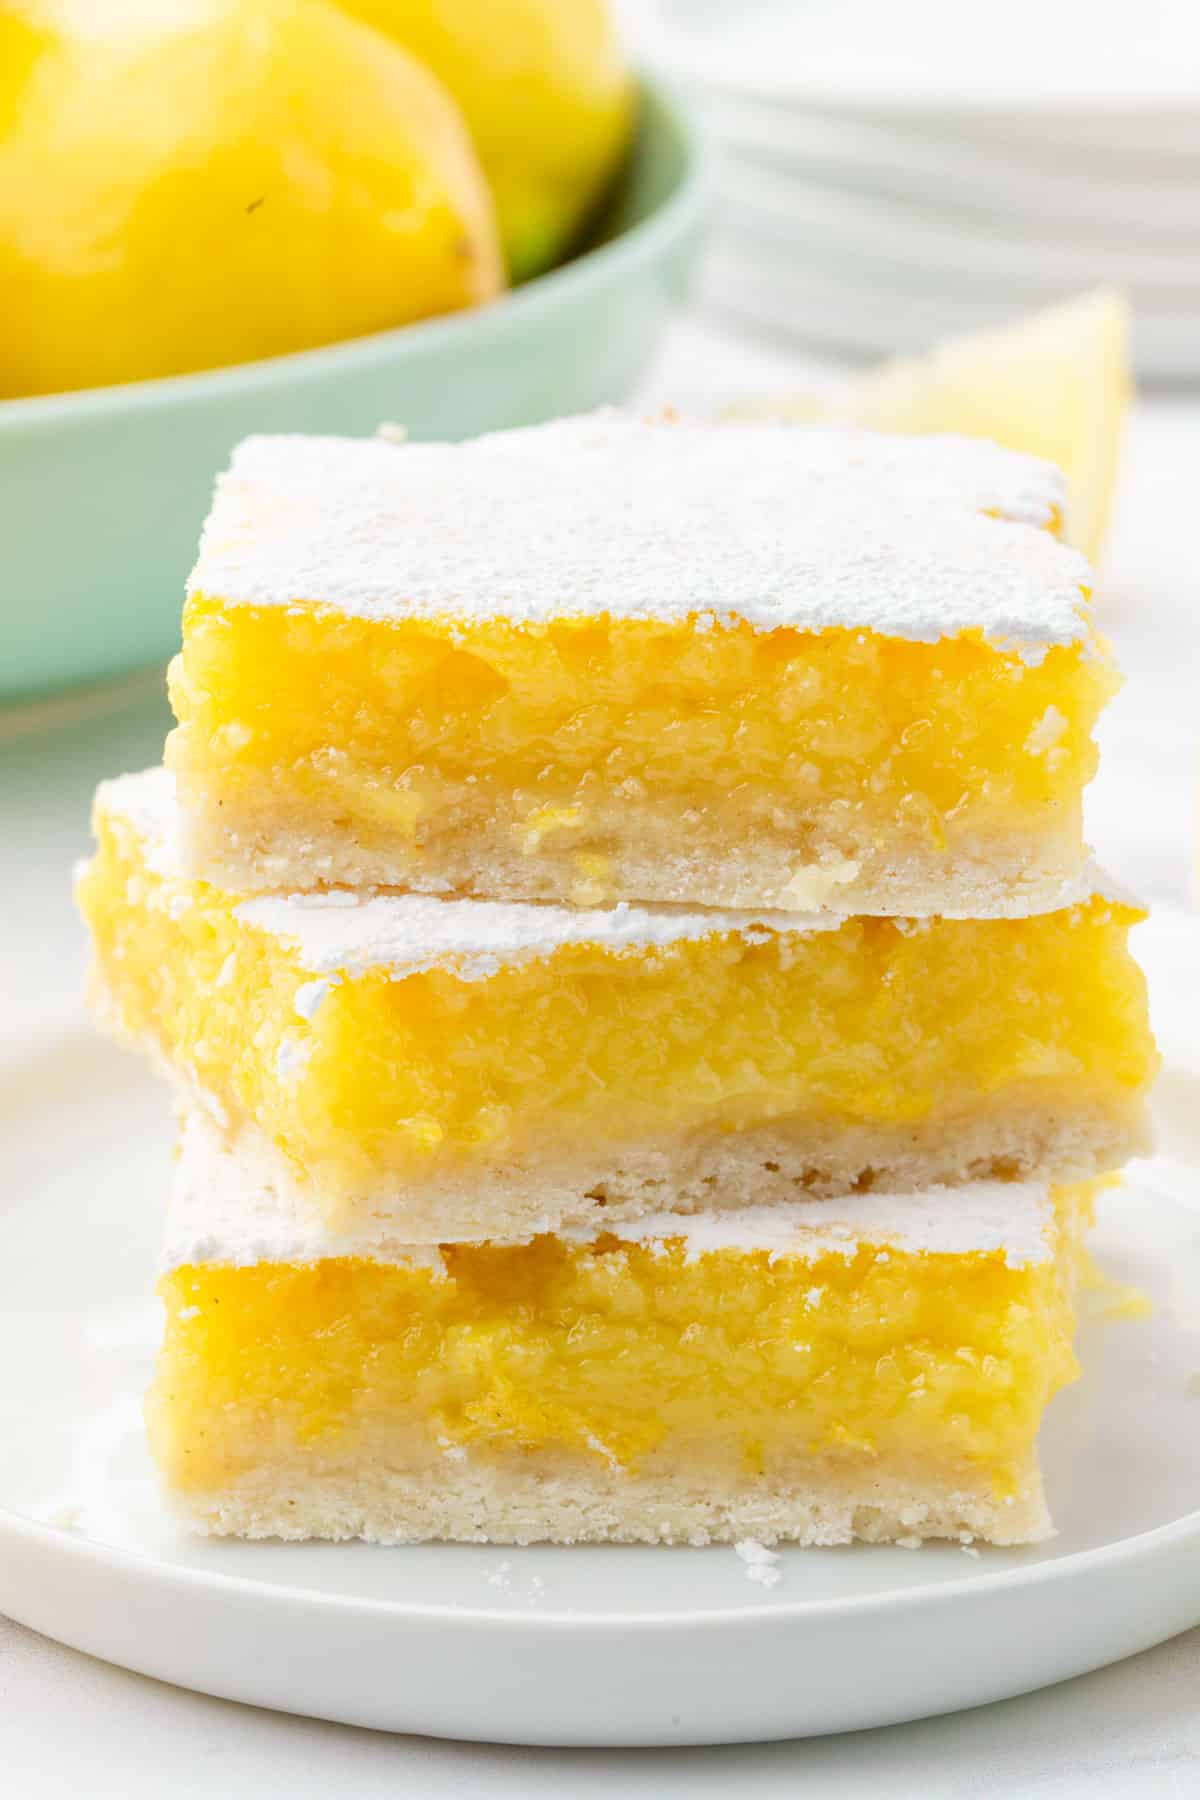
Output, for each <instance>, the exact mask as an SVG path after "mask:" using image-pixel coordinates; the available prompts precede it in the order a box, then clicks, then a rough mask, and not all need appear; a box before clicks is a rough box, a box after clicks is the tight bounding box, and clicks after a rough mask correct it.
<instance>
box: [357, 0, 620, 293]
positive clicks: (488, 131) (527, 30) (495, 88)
mask: <svg viewBox="0 0 1200 1800" xmlns="http://www.w3.org/2000/svg"><path fill="white" fill-rule="evenodd" d="M341 4H342V5H343V6H345V7H346V9H347V10H348V11H350V12H352V13H355V14H356V15H357V16H358V17H359V18H360V19H366V20H368V21H369V22H370V23H371V24H372V25H375V26H377V27H378V28H379V30H380V31H383V32H386V33H387V35H388V36H389V37H390V38H393V39H394V40H395V41H396V42H397V43H398V44H403V45H404V47H405V49H406V50H410V51H411V52H412V54H413V55H414V56H416V57H419V58H420V60H421V61H422V62H423V63H424V64H425V66H426V68H429V69H432V70H433V72H434V74H435V75H436V76H437V77H438V78H439V80H441V81H442V82H443V83H444V84H445V86H446V87H447V88H448V89H449V91H450V93H452V94H453V95H454V98H455V99H456V100H457V101H458V104H459V106H460V107H461V108H462V112H463V116H464V118H465V119H466V121H467V124H468V125H469V126H470V127H471V131H472V134H473V135H474V138H475V144H476V148H477V149H478V151H479V156H480V160H481V161H482V163H483V167H484V171H485V173H486V175H487V177H488V180H489V181H490V182H491V184H492V192H493V193H494V195H495V196H496V209H497V212H498V213H499V217H500V235H501V238H502V240H503V244H504V252H505V256H506V258H507V260H508V267H509V272H510V274H511V275H512V277H513V279H514V280H520V279H522V278H523V277H525V276H527V275H533V274H536V273H537V272H538V271H539V270H540V269H544V268H546V267H548V266H549V264H551V263H552V262H555V261H556V260H557V259H558V258H559V257H560V256H561V255H562V254H563V252H564V250H565V249H566V248H568V246H569V244H570V240H571V238H572V236H573V235H574V234H575V233H576V232H577V231H578V229H579V226H580V223H581V221H582V220H583V218H584V217H585V215H586V213H587V211H588V209H589V208H590V207H591V206H592V205H593V204H594V203H595V200H596V197H597V195H598V194H599V193H600V192H601V191H602V189H603V188H604V186H605V184H606V182H607V181H608V180H609V179H610V177H611V176H612V174H613V171H614V170H615V168H616V167H617V164H618V163H619V161H620V158H621V153H622V151H623V150H624V148H625V146H626V143H627V142H628V138H629V133H630V128H631V124H632V117H633V85H632V82H631V79H630V75H629V70H628V66H627V64H626V61H625V58H624V56H623V54H622V51H621V45H620V40H619V37H618V34H617V31H616V28H615V25H614V22H613V18H612V14H611V10H610V8H609V6H608V5H607V4H606V0H341Z"/></svg>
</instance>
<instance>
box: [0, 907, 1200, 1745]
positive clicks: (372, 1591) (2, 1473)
mask: <svg viewBox="0 0 1200 1800" xmlns="http://www.w3.org/2000/svg"><path fill="white" fill-rule="evenodd" d="M1138 948H1139V951H1140V953H1141V954H1142V956H1143V958H1144V960H1145V961H1146V962H1147V964H1148V965H1149V967H1150V969H1151V972H1152V982H1153V985H1154V990H1155V998H1156V1004H1157V1014H1158V1016H1157V1023H1158V1026H1159V1030H1160V1035H1161V1036H1162V1037H1163V1039H1164V1041H1165V1047H1166V1051H1167V1058H1168V1064H1167V1070H1166V1075H1165V1077H1164V1079H1163V1081H1162V1083H1161V1086H1160V1108H1159V1110H1160V1114H1161V1122H1162V1151H1161V1154H1160V1155H1159V1156H1157V1157H1156V1158H1154V1159H1153V1160H1152V1161H1149V1162H1146V1163H1143V1164H1141V1165H1140V1166H1139V1167H1138V1168H1137V1169H1135V1170H1134V1171H1133V1172H1132V1173H1131V1175H1130V1177H1129V1180H1128V1182H1127V1185H1126V1187H1125V1189H1124V1190H1123V1191H1122V1192H1121V1193H1120V1194H1118V1195H1114V1196H1112V1197H1111V1198H1109V1199H1107V1200H1106V1202H1105V1203H1104V1206H1103V1213H1102V1221H1101V1225H1100V1229H1099V1233H1098V1239H1097V1249H1098V1252H1099V1255H1100V1259H1101V1261H1102V1263H1103V1266H1104V1268H1105V1269H1106V1271H1107V1272H1108V1273H1109V1274H1110V1275H1111V1276H1112V1277H1114V1278H1115V1279H1116V1280H1118V1281H1121V1282H1129V1283H1133V1284H1135V1285H1136V1286H1137V1287H1138V1288H1140V1289H1144V1290H1145V1291H1147V1292H1148V1293H1149V1294H1150V1295H1151V1297H1152V1299H1153V1313H1152V1315H1151V1316H1150V1317H1149V1318H1142V1319H1139V1318H1102V1317H1093V1318H1092V1319H1091V1320H1090V1322H1088V1323H1087V1324H1085V1327H1084V1329H1083V1332H1082V1335H1081V1354H1082V1359H1083V1364H1084V1369H1085V1373H1084V1377H1083V1380H1082V1381H1081V1382H1080V1383H1078V1384H1077V1386H1075V1387H1074V1388H1072V1389H1070V1390H1069V1391H1068V1392H1067V1393H1065V1394H1063V1395H1061V1396H1060V1397H1059V1399H1058V1400H1057V1401H1056V1402H1055V1404H1054V1406H1053V1408H1052V1411H1051V1414H1050V1418H1049V1420H1048V1423H1047V1428H1046V1431H1045V1433H1044V1458H1045V1463H1046V1467H1047V1474H1048V1484H1049V1491H1050V1497H1051V1502H1052V1505H1053V1509H1054V1512H1055V1515H1056V1517H1057V1519H1058V1522H1059V1526H1060V1535H1059V1536H1058V1537H1057V1538H1056V1539H1055V1540H1054V1541H1053V1542H1052V1543H1049V1544H1046V1545H1043V1546H1040V1547H1038V1548H1036V1549H1032V1550H1028V1551H989V1550H987V1549H983V1550H980V1551H979V1552H978V1553H975V1552H974V1550H973V1548H972V1549H971V1550H969V1551H968V1550H964V1549H962V1548H959V1547H957V1546H946V1547H933V1548H930V1547H927V1548H925V1549H923V1550H920V1551H916V1552H914V1551H906V1550H902V1549H892V1548H865V1547H859V1548H855V1549H850V1550H818V1551H813V1550H795V1549H791V1550H787V1549H785V1550H783V1551H782V1553H781V1555H780V1560H779V1562H778V1564H777V1565H775V1566H774V1569H773V1571H772V1572H774V1573H777V1574H778V1580H777V1581H776V1582H775V1584H774V1585H763V1584H761V1583H759V1582H756V1581H755V1580H753V1579H752V1578H751V1576H750V1574H749V1572H748V1569H747V1565H746V1564H745V1563H744V1562H743V1561H742V1560H741V1559H740V1558H739V1557H738V1556H737V1555H736V1554H735V1553H734V1551H733V1550H731V1549H728V1548H712V1549H704V1550H692V1549H636V1548H628V1549H627V1548H618V1547H613V1548H583V1549H554V1548H548V1547H547V1548H536V1549H528V1550H504V1549H489V1548H485V1547H474V1546H470V1547H467V1546H454V1545H439V1546H422V1547H418V1548H406V1549H394V1550H384V1549H377V1548H371V1547H367V1546H362V1545H356V1544H355V1545H297V1544H292V1545H282V1544H281V1545H273V1544H238V1543H220V1542H215V1541H208V1542H206V1541H204V1540H199V1539H194V1538H190V1537H189V1536H188V1535H187V1534H186V1533H184V1532H183V1531H182V1530H180V1529H179V1528H178V1527H177V1526H176V1525H175V1524H174V1523H173V1522H172V1521H171V1519H170V1518H169V1517H168V1515H167V1513H166V1512H165V1511H164V1509H163V1507H162V1504H161V1502H160V1500H159V1497H158V1494H157V1491H156V1488H155V1483H154V1479H153V1475H152V1471H151V1468H150V1464H149V1461H148V1458H147V1455H146V1451H145V1448H144V1445H143V1441H142V1433H141V1420H140V1396H141V1392H142V1390H143V1388H144V1386H145V1384H146V1381H147V1377H148V1373H149V1368H150V1362H151V1358H152V1355H153V1351H154V1345H155V1340H156V1337H157V1332H158V1317H157V1304H156V1303H155V1302H154V1301H153V1300H151V1299H149V1298H148V1296H149V1295H150V1293H151V1291H152V1281H153V1268H154V1260H155V1239H156V1236H157V1226H158V1217H159V1213H160V1210H161V1201H162V1193H163V1188H164V1184H165V1181H166V1179H167V1171H168V1166H169V1155H170V1145H169V1141H170V1124H169V1120H168V1118H167V1117H166V1114H167V1111H168V1109H167V1107H166V1104H165V1102H164V1098H163V1094H162V1092H161V1090H160V1089H158V1088H157V1087H156V1086H155V1085H154V1084H153V1083H152V1082H151V1081H150V1080H149V1079H148V1078H147V1077H146V1076H145V1075H144V1074H143V1073H142V1071H141V1069H140V1067H139V1066H138V1065H137V1064H136V1063H135V1062H134V1061H133V1060H132V1059H131V1058H129V1057H126V1056H124V1055H123V1054H120V1053H118V1052H117V1051H114V1050H112V1049H111V1048H109V1047H108V1046H107V1045H105V1044H104V1043H102V1042H100V1041H99V1040H98V1039H96V1038H94V1037H93V1036H92V1035H91V1034H90V1032H89V1031H88V1029H87V1026H86V1022H85V1021H84V1019H83V1017H82V1015H81V1014H80V1015H79V1016H78V1017H77V1018H76V1019H75V1020H74V1021H69V1020H66V1019H64V1020H63V1021H62V1024H61V1028H60V1029H59V1030H57V1032H56V1033H54V1034H52V1035H49V1036H47V1037H44V1038H43V1039H42V1040H41V1041H40V1042H38V1043H34V1044H31V1046H30V1050H29V1053H28V1055H27V1056H26V1057H25V1059H24V1060H23V1061H19V1062H16V1063H11V1064H9V1065H8V1069H9V1072H8V1073H7V1074H6V1075H4V1076H3V1078H2V1080H0V1120H3V1121H4V1123H5V1128H4V1130H3V1133H2V1135H0V1368H3V1369H4V1371H5V1377H4V1380H3V1382H2V1383H0V1611H3V1612H7V1613H9V1614H11V1616H12V1617H13V1618H15V1619H18V1620H20V1621H22V1622H23V1623H25V1624H27V1625H30V1626H33V1627H34V1628H35V1629H37V1630H39V1631H43V1632H46V1633H48V1634H49V1635H50V1636H52V1637H56V1638H60V1639H61V1640H62V1641H63V1642H65V1643H68V1644H72V1645H74V1646H76V1647H77V1648H79V1649H81V1650H86V1651H88V1652H90V1653H91V1654H92V1655H95V1656H99V1657H103V1658H105V1659H107V1660H109V1661H111V1662H115V1663H119V1664H122V1665H124V1666H125V1667H127V1668H130V1669H135V1670H139V1671H141V1672H143V1673H144V1674H147V1675H153V1676H157V1677H158V1678H160V1679H162V1680H165V1681H170V1682H175V1683H178V1684H179V1685H181V1686H184V1687H192V1688H196V1689H199V1690H200V1691H202V1692H205V1693H210V1694H217V1695H222V1696H224V1697H226V1698H229V1699H235V1700H242V1701H248V1702H252V1703H254V1704H257V1705H261V1706H268V1707H274V1708H278V1709H281V1710H285V1711H291V1712H300V1713H307V1714H312V1715H315V1716H318V1717H323V1718H330V1719H338V1720H343V1721H346V1722H349V1723H354V1724H359V1725H370V1726H375V1727H379V1728H384V1729H390V1730H399V1731H415V1732H426V1733H435V1734H437V1735H441V1736H446V1737H458V1738H475V1739H490V1740H499V1741H506V1742H521V1743H538V1744H610V1745H617V1744H684V1743H716V1742H734V1741H744V1740H753V1739H766V1738H778V1737H788V1736H794V1735H801V1734H809V1733H819V1732H827V1731H840V1730H844V1729H847V1728H850V1727H856V1726H869V1725H881V1724H884V1723H888V1722H891V1721H896V1720H901V1719H909V1718H915V1717H918V1716H922V1715H928V1714H931V1713H938V1712H947V1711H952V1710H954V1709H956V1708H959V1707H964V1706H971V1705H975V1704H978V1703H980V1702H982V1701H989V1700H997V1699H1000V1698H1002V1697H1004V1696H1007V1695H1011V1694H1016V1693H1021V1692H1024V1691H1027V1690H1029V1689H1031V1688H1035V1687H1039V1686H1042V1685H1044V1684H1046V1683H1048V1682H1053V1681H1058V1680H1061V1679H1062V1678H1064V1677H1066V1676H1070V1675H1076V1674H1079V1673H1082V1672H1083V1671H1085V1670H1088V1669H1093V1668H1097V1667H1099V1666H1100V1665H1102V1664H1104V1663H1107V1662H1111V1661H1113V1660H1115V1659H1116V1658H1118V1657H1121V1656H1125V1655H1128V1654H1129V1653H1130V1652H1132V1651H1136V1650H1139V1649H1143V1648H1145V1647H1146V1646H1148V1645H1150V1644H1153V1643H1156V1642H1158V1641H1160V1640H1161V1639H1163V1638H1165V1637H1169V1636H1171V1635H1172V1634H1173V1633H1175V1632H1178V1631H1181V1630H1184V1629H1185V1628H1187V1627H1189V1626H1192V1625H1194V1624H1196V1623H1197V1622H1198V1621H1200V1181H1198V1180H1197V1175H1198V1173H1200V1058H1196V1057H1194V1056H1193V1053H1192V1049H1191V1046H1190V1040H1189V1038H1188V1035H1187V1032H1188V1027H1189V1022H1190V1020H1192V1019H1194V1017H1195V1010H1194V1008H1195V999H1196V994H1197V990H1198V988H1200V930H1198V928H1197V924H1196V921H1195V920H1192V919H1187V918H1185V917H1184V915H1182V914H1174V915H1172V914H1171V913H1169V912H1166V913H1162V914H1160V915H1159V916H1158V917H1157V918H1156V919H1155V920H1154V921H1152V922H1151V923H1150V925H1148V926H1146V927H1145V928H1143V929H1142V931H1140V932H1139V934H1138ZM1096 1304H1097V1305H1099V1306H1100V1307H1101V1308H1102V1307H1103V1306H1104V1305H1107V1304H1108V1301H1107V1300H1106V1299H1105V1297H1104V1296H1100V1297H1098V1300H1097V1302H1096ZM1093 1310H1095V1307H1093Z"/></svg>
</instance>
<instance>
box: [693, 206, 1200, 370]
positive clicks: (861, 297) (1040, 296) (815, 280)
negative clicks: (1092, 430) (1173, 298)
mask: <svg viewBox="0 0 1200 1800" xmlns="http://www.w3.org/2000/svg"><path fill="white" fill-rule="evenodd" d="M1076 291H1078V290H1077V289H1073V288H1071V287H1063V288H1061V289H1060V290H1058V291H1055V292H1052V293H1048V292H1046V291H1045V290H1043V291H1041V292H1040V293H1034V294H1029V293H1025V294H1014V293H1012V292H1011V291H1009V292H1005V293H1000V294H997V293H992V294H991V295H986V294H984V293H982V292H979V291H974V292H972V291H966V292H961V293H959V292H955V291H947V290H946V289H945V288H944V287H938V286H937V285H936V283H935V284H932V285H929V284H927V285H926V286H925V287H924V288H918V287H916V286H913V287H905V285H904V284H903V282H902V281H901V280H900V279H899V278H898V277H897V275H896V271H895V269H894V268H893V267H892V265H890V264H888V263H886V262H880V263H873V262H870V261H868V260H866V259H863V260H853V259H851V258H849V257H847V256H844V255H839V256H838V257H835V256H834V255H833V254H826V253H825V252H824V250H823V247H822V246H821V245H819V244H817V243H813V244H810V245H809V247H808V250H807V252H806V253H805V254H804V255H803V256H800V255H798V254H797V253H796V252H795V251H793V252H790V253H788V252H784V253H783V254H781V253H780V249H779V245H778V242H777V240H775V239H773V238H766V237H764V238H762V239H761V240H759V239H753V240H752V239H751V237H750V235H749V234H748V233H745V232H741V233H735V232H732V231H729V230H727V229H726V230H722V229H718V230H716V231H715V232H714V233H713V234H712V236H711V240H710V244H709V248H708V250H707V252H706V254H705V256H704V259H703V261H702V265H701V274H700V280H699V283H698V289H697V292H698V297H699V299H700V300H701V301H702V302H703V303H704V304H705V305H707V306H708V307H710V308H712V309H713V310H714V311H715V312H718V313H722V314H725V315H727V316H728V317H730V318H732V319H734V320H736V321H738V322H744V323H746V324H749V325H752V326H753V327H754V328H755V330H757V331H760V332H763V333H766V334H769V335H770V336H772V337H777V338H778V339H779V340H780V342H781V343H792V344H797V345H805V346H809V345H815V346H820V347H822V348H824V349H829V350H832V351H834V352H835V353H837V354H839V355H846V356H850V357H880V356H893V355H900V356H919V355H924V354H925V353H927V352H928V350H929V346H930V345H931V344H936V343H939V342H940V341H941V340H942V339H943V338H947V337H958V336H960V335H962V334H964V333H966V332H972V331H981V330H983V329H985V328H986V327H988V326H993V325H1004V324H1008V323H1011V321H1012V319H1013V317H1014V316H1015V315H1016V314H1018V313H1021V312H1023V311H1033V310H1034V309H1035V308H1037V307H1039V306H1045V305H1047V304H1052V303H1053V302H1055V301H1058V300H1067V299H1070V297H1071V295H1072V293H1073V292H1076ZM1196 317H1197V307H1193V308H1192V309H1191V310H1190V311H1186V310H1185V311H1180V312H1154V313H1151V312H1147V311H1146V310H1144V309H1142V310H1139V311H1138V312H1137V313H1136V314H1135V319H1134V360H1135V363H1136V366H1137V371H1138V374H1139V376H1141V377H1142V378H1143V379H1144V380H1146V381H1151V382H1179V381H1196V380H1200V334H1198V333H1197V330H1196Z"/></svg>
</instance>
